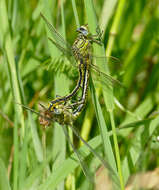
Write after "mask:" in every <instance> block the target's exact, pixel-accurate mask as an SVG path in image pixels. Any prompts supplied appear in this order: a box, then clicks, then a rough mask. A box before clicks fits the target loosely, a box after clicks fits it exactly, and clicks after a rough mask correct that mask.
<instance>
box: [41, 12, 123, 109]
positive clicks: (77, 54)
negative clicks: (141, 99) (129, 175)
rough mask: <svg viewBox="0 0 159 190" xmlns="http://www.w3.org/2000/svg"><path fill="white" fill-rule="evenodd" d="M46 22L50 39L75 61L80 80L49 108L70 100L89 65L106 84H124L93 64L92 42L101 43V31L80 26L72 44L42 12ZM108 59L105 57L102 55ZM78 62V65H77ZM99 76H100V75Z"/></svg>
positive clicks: (80, 85) (89, 68) (52, 102)
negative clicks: (92, 32) (94, 33)
mask: <svg viewBox="0 0 159 190" xmlns="http://www.w3.org/2000/svg"><path fill="white" fill-rule="evenodd" d="M41 16H42V18H43V19H44V21H45V23H46V24H47V26H48V28H49V30H50V32H51V34H52V37H53V38H54V39H55V40H56V41H55V40H53V39H52V38H49V40H50V41H51V42H52V43H53V44H54V45H55V46H56V47H57V48H58V49H59V50H60V51H61V52H62V53H63V54H64V55H65V56H66V57H67V58H68V59H69V60H71V63H73V64H74V63H75V64H74V66H75V67H78V69H79V80H78V83H77V85H76V87H75V88H74V89H73V91H72V92H71V93H70V94H69V95H67V96H63V97H57V98H56V99H54V100H53V101H51V103H50V107H49V109H50V110H51V109H53V108H55V107H56V106H57V105H59V104H61V103H65V102H67V101H68V100H70V99H71V98H72V97H73V96H74V95H75V94H76V93H77V91H78V90H79V88H80V87H82V86H83V85H82V83H83V80H84V70H85V67H87V70H91V71H95V73H96V76H100V81H102V82H103V83H105V84H106V85H116V84H117V85H120V86H122V84H121V83H120V82H119V81H118V80H115V79H113V78H112V77H111V76H109V75H107V74H106V73H104V72H102V71H100V70H99V68H98V67H97V66H96V65H94V64H93V62H92V60H93V58H94V57H95V56H93V54H92V43H97V44H101V33H100V32H99V31H98V32H97V34H96V35H92V34H91V33H90V32H89V30H88V25H83V26H81V27H80V28H78V29H77V30H76V31H77V33H78V35H77V38H76V39H75V41H74V43H73V45H72V46H71V45H70V44H69V43H68V42H66V41H65V40H64V38H63V37H62V36H61V35H60V34H59V33H58V32H57V30H56V29H55V27H54V26H53V25H52V24H51V23H50V22H49V21H48V20H47V18H46V17H45V16H44V15H43V14H41ZM102 58H103V59H106V58H105V57H102ZM77 63H78V65H77ZM98 78H99V77H98Z"/></svg>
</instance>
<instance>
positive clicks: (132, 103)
mask: <svg viewBox="0 0 159 190" xmlns="http://www.w3.org/2000/svg"><path fill="white" fill-rule="evenodd" d="M40 12H42V13H43V14H44V15H46V17H47V18H48V19H49V21H51V22H52V23H53V25H54V26H55V27H56V28H57V30H58V31H59V32H60V33H61V34H62V35H63V36H64V37H65V38H66V39H67V41H68V42H69V43H70V44H72V43H73V41H74V39H75V37H76V32H75V30H76V28H77V26H78V25H79V24H80V25H82V24H86V23H88V24H89V26H90V31H91V32H92V33H94V32H95V28H96V26H97V25H99V27H100V29H101V30H102V31H103V43H104V47H105V49H106V55H107V56H113V57H115V58H117V59H118V61H115V62H113V61H112V62H111V61H110V65H109V64H108V67H109V68H110V69H109V70H110V75H112V76H113V77H115V78H117V79H118V80H119V81H120V82H122V84H123V85H124V86H125V87H126V90H124V89H123V88H119V87H116V88H114V94H115V97H116V98H114V100H115V106H114V110H113V117H114V119H113V120H114V121H115V124H116V128H121V127H123V128H124V129H121V130H117V135H118V145H119V151H120V158H121V168H122V169H123V171H124V174H123V178H124V183H125V184H126V183H127V180H128V177H129V176H131V175H132V174H134V173H137V172H141V171H147V170H154V169H155V168H157V167H158V164H159V148H158V147H159V142H158V141H157V137H158V134H159V133H158V132H159V129H158V126H159V116H158V114H159V105H158V103H159V83H158V79H159V1H158V0H140V1H125V0H119V1H117V0H101V1H99V0H86V1H82V0H77V1H73V0H72V1H71V0H65V1H62V0H61V1H58V0H53V1H49V0H47V1H44V0H41V1H37V0H32V1H26V0H21V1H18V0H14V1H13V0H8V1H7V0H1V1H0V189H3V190H4V189H54V188H58V189H65V188H67V189H73V188H75V189H76V187H77V188H79V189H89V188H88V184H87V180H86V179H85V178H84V177H83V176H82V177H81V175H82V174H79V173H80V172H77V171H76V172H75V171H74V169H75V168H76V167H77V166H78V163H76V164H75V163H74V165H73V166H72V168H71V167H69V165H68V163H69V164H70V165H71V164H72V162H71V159H70V160H69V161H70V162H68V163H67V162H65V160H66V157H67V158H68V157H69V156H70V152H71V150H70V149H69V148H68V146H67V143H66V141H65V138H64V136H63V133H62V132H61V130H60V129H59V127H58V125H56V124H55V128H52V127H51V128H49V129H47V130H46V134H43V133H44V132H43V129H42V128H41V126H40V125H39V123H38V118H37V115H35V114H29V113H26V111H22V107H20V106H19V105H16V104H15V102H19V103H22V104H25V105H27V106H29V107H31V108H33V109H35V110H37V111H38V110H39V108H38V103H39V102H42V103H44V104H45V105H47V104H48V103H49V101H50V100H52V99H53V98H55V96H56V95H61V96H62V95H65V94H67V93H69V92H70V91H71V90H72V89H73V87H74V86H75V81H76V80H77V77H78V72H77V71H76V69H74V68H73V69H71V68H72V67H71V63H70V62H68V60H65V59H64V57H61V56H60V55H61V54H60V53H59V52H58V51H57V49H56V48H55V47H54V46H53V45H51V43H50V42H49V41H48V38H47V36H48V35H49V32H48V30H46V27H45V25H44V21H43V20H42V18H41V17H40ZM46 31H47V32H46ZM50 59H51V61H50ZM115 60H116V59H115ZM50 63H51V64H50ZM105 72H106V71H105ZM91 92H92V91H91ZM91 94H92V93H90V92H89V94H88V101H87V104H86V106H85V109H84V110H83V112H82V114H81V115H80V117H79V118H78V119H77V121H76V122H75V124H74V126H75V127H77V128H78V130H79V131H81V133H82V136H83V137H84V138H85V139H86V140H90V139H94V140H95V142H94V143H95V144H94V145H93V146H94V148H96V146H99V145H101V144H102V143H101V140H100V142H99V141H98V139H96V136H97V135H99V133H101V131H100V130H99V128H98V126H99V123H100V122H103V120H102V119H101V117H100V116H99V115H97V111H99V113H100V115H102V117H103V118H104V124H103V125H104V126H105V125H106V126H107V130H108V131H109V134H108V135H111V134H112V122H111V120H110V118H109V116H110V115H111V110H109V109H108V108H110V107H107V108H106V106H105V103H104V102H105V100H106V99H105V98H104V97H105V96H103V95H102V94H101V93H100V90H99V89H98V88H97V95H98V100H99V103H100V108H97V105H98V103H94V100H93V104H92V98H91ZM111 95H112V94H111ZM108 104H109V103H108ZM93 105H95V108H94V106H93ZM96 109H97V110H96ZM70 133H71V132H70ZM104 135H105V134H104ZM98 137H99V136H98ZM45 138H46V139H45ZM96 140H97V142H99V144H98V145H97V144H96ZM74 141H75V142H74V143H75V145H76V146H77V147H78V144H79V142H78V139H76V138H75V140H74ZM109 142H110V147H111V150H112V156H113V159H114V160H115V156H114V154H113V153H114V151H115V152H116V149H115V150H114V142H115V141H114V140H113V138H112V137H110V139H109ZM61 147H63V150H61ZM101 150H103V148H102V147H101V146H100V150H99V152H102V151H101ZM107 151H108V150H107ZM59 152H60V153H59ZM107 153H108V154H109V151H108V152H107ZM107 153H106V152H105V154H106V155H107ZM59 154H60V156H59ZM88 154H89V153H88ZM116 154H117V153H116ZM57 157H59V158H57ZM106 157H107V156H106ZM108 162H111V161H110V160H109V158H108ZM48 163H49V164H48ZM59 163H60V165H61V168H63V169H64V170H62V169H61V170H58V172H59V173H58V172H57V173H56V172H55V171H56V170H55V171H54V170H53V168H54V167H55V169H57V168H58V166H59ZM61 163H64V165H63V166H64V167H62V164H61ZM110 164H112V163H110ZM67 165H68V166H67ZM98 165H99V163H98ZM66 166H67V167H66ZM112 167H113V166H112ZM114 168H116V166H115V165H114ZM73 171H74V172H73ZM70 172H73V174H72V175H70ZM77 173H78V174H77ZM56 174H57V175H56ZM70 176H71V177H70ZM72 176H73V177H72ZM64 179H67V180H65V182H68V181H69V183H71V185H70V184H69V185H68V184H67V183H65V184H64V182H63V180H64ZM41 180H42V181H41ZM120 180H121V181H122V179H120ZM70 181H71V182H70ZM59 184H60V185H59ZM66 184H67V185H66ZM66 186H67V187H66ZM75 186H76V187H75ZM119 189H120V188H119Z"/></svg>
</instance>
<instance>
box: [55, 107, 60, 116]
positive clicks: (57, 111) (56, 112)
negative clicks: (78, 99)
mask: <svg viewBox="0 0 159 190" xmlns="http://www.w3.org/2000/svg"><path fill="white" fill-rule="evenodd" d="M54 113H55V114H57V115H59V114H61V112H60V110H59V109H58V108H56V107H54Z"/></svg>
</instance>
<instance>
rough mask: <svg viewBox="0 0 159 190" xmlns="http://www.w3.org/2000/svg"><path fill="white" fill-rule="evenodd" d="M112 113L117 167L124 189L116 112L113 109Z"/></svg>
mask: <svg viewBox="0 0 159 190" xmlns="http://www.w3.org/2000/svg"><path fill="white" fill-rule="evenodd" d="M109 114H110V120H111V126H112V132H113V141H114V147H115V156H116V161H117V167H118V174H119V179H120V186H121V189H122V190H124V189H125V188H124V180H123V174H122V168H121V161H120V152H119V146H118V139H117V135H116V127H115V122H114V114H113V111H112V112H111V111H110V112H109Z"/></svg>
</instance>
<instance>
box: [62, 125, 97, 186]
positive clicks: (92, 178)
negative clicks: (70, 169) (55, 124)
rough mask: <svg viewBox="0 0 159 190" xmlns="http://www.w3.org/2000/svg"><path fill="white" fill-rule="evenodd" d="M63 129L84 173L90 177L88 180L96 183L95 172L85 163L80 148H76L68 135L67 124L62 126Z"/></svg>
mask: <svg viewBox="0 0 159 190" xmlns="http://www.w3.org/2000/svg"><path fill="white" fill-rule="evenodd" d="M62 129H63V131H64V134H65V136H66V138H67V140H68V142H69V144H70V145H71V147H72V149H73V151H74V152H75V154H76V155H77V158H78V160H79V163H80V166H81V168H82V171H83V173H84V175H85V176H86V177H87V178H88V180H89V181H90V182H91V183H92V182H93V183H94V177H93V174H92V173H91V172H90V170H89V169H88V167H87V165H86V164H85V162H84V161H83V160H82V157H81V155H80V152H79V151H78V150H76V148H75V147H74V145H73V143H72V142H71V139H70V137H69V135H68V132H67V129H66V127H65V126H62Z"/></svg>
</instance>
